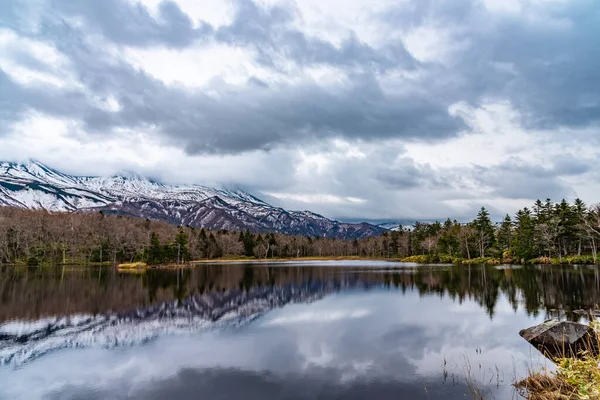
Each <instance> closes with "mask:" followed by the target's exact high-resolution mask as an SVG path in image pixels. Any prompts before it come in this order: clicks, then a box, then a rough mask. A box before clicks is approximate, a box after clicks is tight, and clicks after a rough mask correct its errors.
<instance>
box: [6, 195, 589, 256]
mask: <svg viewBox="0 0 600 400" xmlns="http://www.w3.org/2000/svg"><path fill="white" fill-rule="evenodd" d="M599 240H600V205H593V206H587V205H586V204H585V203H584V202H582V201H581V200H575V201H574V202H573V203H572V204H571V203H569V202H567V201H565V200H563V201H561V202H559V203H554V202H552V201H551V200H550V199H547V200H546V201H545V202H542V201H540V200H538V201H536V202H535V204H533V206H532V207H531V208H524V209H522V210H519V211H518V212H517V213H516V214H515V215H514V216H512V217H511V216H509V215H506V216H505V218H504V219H503V220H502V221H499V222H496V223H494V222H493V221H492V220H491V218H490V214H489V212H488V211H487V210H486V209H485V208H483V207H482V208H481V210H480V211H479V213H478V214H477V216H476V217H475V218H474V219H473V220H472V221H470V222H458V221H456V220H450V219H447V220H446V221H445V222H429V223H425V222H416V223H415V224H414V226H410V227H402V226H400V227H398V230H394V231H389V232H385V233H384V234H382V235H381V236H378V237H369V238H363V239H357V240H351V241H344V240H340V239H328V238H320V237H305V236H290V235H284V234H279V233H265V232H261V233H253V232H249V231H245V232H234V231H225V230H221V231H207V230H205V229H197V228H196V229H195V228H191V227H181V226H180V227H178V226H174V225H169V224H167V223H166V222H161V221H153V220H147V219H146V220H144V219H138V218H131V217H125V216H115V215H104V214H102V213H91V212H89V213H86V212H76V213H50V212H47V211H44V210H26V209H20V208H13V207H0V263H2V264H27V265H32V266H35V265H41V264H88V263H115V264H117V263H124V262H135V261H139V262H145V263H147V264H149V265H159V264H175V263H177V264H182V263H187V262H189V261H194V260H211V259H221V258H247V259H276V258H277V259H281V258H303V257H359V258H377V259H398V260H403V261H412V262H431V263H434V262H444V263H455V264H457V263H517V264H523V263H536V264H549V263H555V264H595V263H597V262H598V255H597V252H598V241H599Z"/></svg>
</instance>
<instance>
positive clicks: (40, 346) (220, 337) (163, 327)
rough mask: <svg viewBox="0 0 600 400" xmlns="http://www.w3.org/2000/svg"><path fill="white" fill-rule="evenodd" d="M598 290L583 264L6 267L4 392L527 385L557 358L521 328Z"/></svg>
mask: <svg viewBox="0 0 600 400" xmlns="http://www.w3.org/2000/svg"><path fill="white" fill-rule="evenodd" d="M599 293H600V278H599V273H598V269H596V268H587V267H581V268H576V267H539V268H538V267H528V268H521V267H510V266H501V267H467V266H464V267H455V266H418V267H417V266H415V265H410V264H401V263H388V262H374V261H360V262H356V261H352V262H347V261H343V262H341V261H340V262H300V263H273V264H259V265H256V264H254V265H248V264H235V265H214V264H209V265H201V266H198V267H196V268H193V269H186V270H179V271H158V270H153V271H147V272H146V273H143V274H137V275H136V274H124V273H118V272H116V271H114V270H113V269H110V268H86V269H76V268H60V267H59V268H56V269H36V268H16V267H0V398H2V399H5V398H6V399H179V398H182V399H186V398H207V399H265V398H268V399H271V398H272V399H276V398H277V399H465V398H471V397H470V396H469V395H468V394H469V389H468V385H467V383H466V381H467V379H466V377H467V376H470V381H475V382H477V384H478V386H479V387H480V388H481V390H482V391H483V392H484V393H485V394H486V396H487V398H490V399H492V398H495V399H512V398H518V396H517V395H516V394H515V393H514V391H513V389H512V386H511V385H512V383H513V382H514V379H515V376H523V375H524V373H525V371H526V370H527V368H528V367H530V366H532V365H533V366H538V365H544V364H548V365H549V363H547V362H546V361H545V360H544V359H543V358H542V357H541V356H540V355H539V353H538V352H537V351H536V350H535V349H533V348H532V347H531V346H530V345H529V344H528V343H526V342H525V341H524V340H523V339H522V338H521V337H520V336H519V330H521V329H523V328H526V327H529V326H531V325H534V324H537V323H540V322H542V321H544V320H545V319H547V318H551V317H552V318H566V319H571V320H579V319H580V318H581V317H580V316H579V314H577V313H573V311H575V310H578V309H589V308H595V307H596V304H597V303H598V300H599Z"/></svg>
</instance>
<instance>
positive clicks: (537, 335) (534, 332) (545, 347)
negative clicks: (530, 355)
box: [519, 320, 600, 359]
mask: <svg viewBox="0 0 600 400" xmlns="http://www.w3.org/2000/svg"><path fill="white" fill-rule="evenodd" d="M519 335H521V336H522V337H523V338H524V339H525V340H527V341H528V342H529V343H531V344H532V345H533V346H534V347H535V348H537V349H538V350H539V351H540V352H542V354H544V355H545V356H546V357H548V358H550V359H556V358H561V357H577V356H578V355H579V354H580V352H582V351H585V350H587V351H591V352H592V353H593V354H594V355H598V354H599V348H600V346H599V344H598V337H597V335H596V332H594V330H593V329H592V328H590V327H589V326H587V325H583V324H578V323H576V322H570V321H556V320H549V321H546V322H544V323H543V324H540V325H536V326H532V327H531V328H527V329H523V330H522V331H521V332H519Z"/></svg>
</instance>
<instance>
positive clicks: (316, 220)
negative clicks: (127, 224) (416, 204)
mask: <svg viewBox="0 0 600 400" xmlns="http://www.w3.org/2000/svg"><path fill="white" fill-rule="evenodd" d="M0 205H6V206H14V207H23V208H32V209H37V208H43V209H46V210H48V211H105V212H110V213H115V214H124V215H131V216H136V217H140V218H151V219H158V220H165V221H168V222H170V223H173V224H178V225H190V226H194V227H203V228H207V229H229V230H245V229H250V230H252V231H255V232H280V233H288V234H297V235H309V236H317V237H337V238H342V239H355V238H362V237H367V236H373V235H379V234H381V233H382V232H384V231H385V230H386V229H384V228H381V227H377V226H374V225H370V224H366V223H363V224H346V223H342V222H339V221H336V220H333V219H329V218H326V217H324V216H322V215H319V214H315V213H312V212H310V211H287V210H284V209H283V208H279V207H274V206H272V205H270V204H268V203H266V202H264V201H262V200H260V199H258V198H257V197H255V196H253V195H251V194H249V193H246V192H244V191H242V190H239V189H233V190H231V189H214V188H210V187H206V186H201V185H165V184H162V183H160V182H155V181H152V180H150V179H147V178H144V177H141V176H137V175H132V174H129V175H128V176H111V177H87V176H71V175H67V174H64V173H62V172H59V171H56V170H54V169H52V168H50V167H47V166H45V165H43V164H41V163H39V162H37V161H30V162H28V163H25V164H17V163H12V162H0Z"/></svg>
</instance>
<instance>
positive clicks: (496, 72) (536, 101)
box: [381, 0, 600, 129]
mask: <svg viewBox="0 0 600 400" xmlns="http://www.w3.org/2000/svg"><path fill="white" fill-rule="evenodd" d="M410 4H411V5H410V6H400V7H397V6H393V7H391V9H390V10H387V12H385V13H383V14H382V16H381V18H382V21H386V22H387V23H388V26H389V27H390V28H391V29H393V27H395V26H398V25H400V26H404V27H406V26H411V27H414V26H419V25H420V24H422V23H425V22H426V21H434V22H436V23H437V26H441V27H446V28H448V29H449V30H450V32H452V33H451V39H452V42H453V43H462V44H464V46H465V49H464V50H461V51H458V52H457V54H456V56H455V57H453V59H452V68H453V70H454V71H453V72H451V74H453V75H454V76H455V77H456V78H457V80H456V81H455V83H456V85H454V86H453V87H451V88H449V89H450V90H451V91H453V92H454V93H451V94H450V95H451V96H453V95H460V96H462V97H463V99H464V100H467V101H470V102H472V103H477V101H478V100H479V99H481V98H485V97H492V98H500V99H508V100H510V101H511V102H512V104H513V105H514V106H515V107H516V108H517V109H518V110H519V111H521V113H522V114H523V116H524V117H525V119H524V122H525V123H526V125H527V126H529V127H532V128H544V129H554V128H556V127H558V126H568V127H581V126H587V125H589V124H592V123H598V122H600V94H599V93H600V74H598V73H597V71H598V70H600V52H599V51H598V48H600V35H599V34H598V32H599V31H598V26H600V7H598V3H597V1H595V0H582V1H572V2H571V1H569V2H555V3H552V2H543V3H534V2H530V3H524V5H523V10H522V13H517V14H512V13H502V12H500V13H490V12H488V11H487V10H486V9H485V6H484V5H483V3H482V2H479V1H475V0H468V1H466V0H465V1H460V2H445V1H437V0H425V1H419V2H414V3H410ZM523 13H526V14H528V15H527V16H525V15H523Z"/></svg>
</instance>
